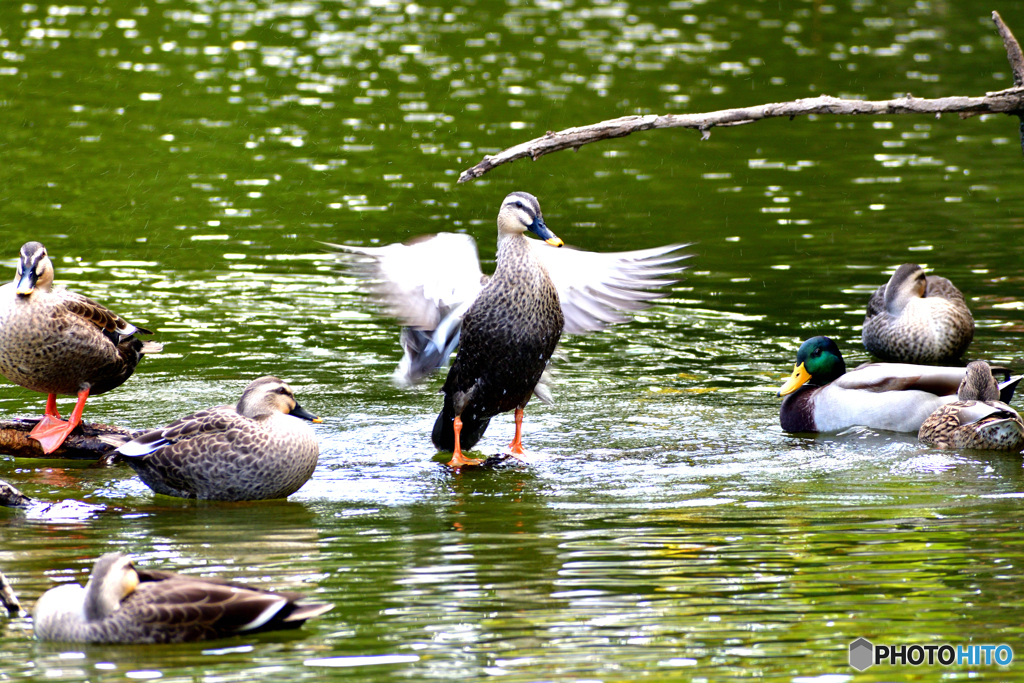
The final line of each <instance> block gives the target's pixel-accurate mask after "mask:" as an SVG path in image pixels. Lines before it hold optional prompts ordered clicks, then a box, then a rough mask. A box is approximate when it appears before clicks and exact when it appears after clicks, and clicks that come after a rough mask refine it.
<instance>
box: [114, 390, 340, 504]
mask: <svg viewBox="0 0 1024 683" xmlns="http://www.w3.org/2000/svg"><path fill="white" fill-rule="evenodd" d="M304 420H306V421H309V422H321V421H322V420H321V419H320V418H318V417H317V416H316V415H313V414H312V413H310V412H309V411H307V410H306V409H305V408H303V407H302V406H300V405H299V403H298V401H296V400H295V394H294V393H292V390H291V387H289V386H288V385H287V384H285V383H284V382H282V381H281V380H279V379H278V378H277V377H269V376H267V377H260V378H259V379H257V380H254V381H253V382H251V383H250V384H249V386H247V387H246V388H245V391H244V392H242V397H241V398H240V399H239V400H238V404H237V405H235V406H216V407H214V408H208V409H206V410H200V411H199V412H197V413H193V414H192V415H187V416H185V417H183V418H180V419H178V420H176V421H174V422H172V423H171V424H169V425H168V426H166V427H163V428H162V429H154V430H152V431H149V432H146V433H145V434H143V435H142V436H139V437H137V438H135V439H133V440H131V441H129V442H128V443H125V444H123V445H121V446H120V447H118V449H117V451H116V452H115V454H114V457H113V458H111V460H112V461H117V460H124V461H125V462H127V463H128V465H129V466H130V467H131V468H132V469H133V470H135V473H136V474H137V475H139V478H140V479H142V481H143V482H144V483H145V484H146V486H148V487H149V488H151V489H153V490H154V491H156V492H157V493H162V494H164V495H167V496H177V497H179V498H199V499H201V500H264V499H270V498H287V497H288V496H290V495H291V494H293V493H295V492H296V491H298V490H299V489H300V488H301V487H302V485H303V484H305V483H306V482H307V481H309V478H310V477H311V476H313V471H314V470H315V469H316V464H317V460H318V459H319V457H320V447H319V445H318V444H317V440H316V434H315V433H314V432H313V428H312V427H310V426H309V425H308V424H307V423H306V422H304Z"/></svg>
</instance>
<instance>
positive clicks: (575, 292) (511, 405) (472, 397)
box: [330, 192, 686, 469]
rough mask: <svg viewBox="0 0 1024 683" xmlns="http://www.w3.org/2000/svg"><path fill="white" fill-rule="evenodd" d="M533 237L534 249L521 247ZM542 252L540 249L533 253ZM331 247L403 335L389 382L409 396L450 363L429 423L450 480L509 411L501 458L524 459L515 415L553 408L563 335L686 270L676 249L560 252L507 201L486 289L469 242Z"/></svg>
mask: <svg viewBox="0 0 1024 683" xmlns="http://www.w3.org/2000/svg"><path fill="white" fill-rule="evenodd" d="M527 231H529V232H532V233H533V234H535V235H536V236H538V237H540V238H541V239H540V240H533V239H528V238H527V237H526V236H525V233H526V232H527ZM541 240H543V241H541ZM330 246H334V247H338V248H340V249H342V250H344V251H346V252H348V253H350V254H356V255H358V256H360V257H363V259H362V260H361V261H358V262H357V263H356V265H357V268H356V270H357V271H362V272H361V273H360V274H362V275H368V276H369V277H370V279H371V280H372V289H373V291H374V293H375V294H376V295H377V296H378V297H379V298H380V299H382V300H383V302H384V303H385V306H386V308H387V310H388V312H389V313H390V314H391V315H393V316H395V317H397V318H398V319H399V320H400V321H401V322H402V324H403V325H405V326H406V327H405V329H404V330H403V332H402V346H403V347H404V348H405V357H403V359H402V361H401V363H400V364H399V368H398V370H397V371H396V380H397V381H398V383H399V384H409V383H413V382H416V381H418V380H420V379H423V378H424V377H426V376H428V375H429V374H431V373H432V372H433V371H434V370H436V369H437V368H439V367H442V366H443V365H445V364H446V363H447V362H448V358H449V356H450V354H451V352H452V350H453V349H455V348H456V347H458V349H459V350H458V354H457V356H456V357H455V361H454V362H453V363H452V367H451V370H450V371H449V372H448V377H447V379H446V381H445V384H444V388H443V392H444V395H445V398H444V407H443V409H442V410H441V413H440V414H439V415H438V417H437V420H436V421H435V423H434V429H433V433H432V439H433V442H434V445H435V446H437V448H439V449H441V450H445V451H452V454H453V455H452V459H451V461H450V462H449V463H448V464H449V465H450V466H451V467H453V468H456V469H457V468H460V467H462V466H464V465H474V464H478V463H479V462H480V461H479V460H475V459H470V458H467V457H465V456H464V455H463V453H462V451H463V450H464V449H470V448H472V447H473V445H474V444H476V442H477V441H478V440H479V439H480V437H481V436H483V433H484V430H485V429H486V428H487V425H488V423H489V422H490V420H491V418H492V417H494V416H496V415H498V414H500V413H503V412H506V411H509V410H515V423H516V428H515V436H514V438H513V440H512V443H511V444H509V449H510V450H511V453H512V454H513V455H522V454H523V446H522V421H523V410H524V408H525V407H526V404H527V403H528V402H529V400H530V399H531V397H532V396H533V395H536V396H538V397H539V398H540V399H541V400H542V401H545V402H548V403H550V402H551V399H550V394H549V392H548V389H547V387H546V385H544V384H538V383H539V382H541V381H542V376H543V375H544V371H545V368H546V366H547V363H548V360H549V359H550V358H551V354H552V352H553V351H554V349H555V346H556V345H557V344H558V340H559V338H560V337H561V335H562V332H563V331H564V332H569V333H578V332H589V331H595V330H601V329H604V328H605V327H607V326H608V325H610V324H613V323H618V322H624V321H626V320H628V317H627V316H626V315H624V312H631V311H636V310H640V309H642V308H645V307H646V306H647V305H648V304H649V302H650V300H652V299H656V298H658V297H659V296H661V293H659V292H657V291H654V290H656V289H658V288H660V287H662V286H664V285H667V284H671V283H672V282H673V281H672V280H663V279H660V278H662V277H663V276H670V275H674V274H676V273H678V272H679V271H681V270H682V267H681V266H679V265H678V264H677V262H678V261H679V260H681V259H683V258H686V256H685V255H683V254H681V253H679V250H680V249H681V248H682V246H684V245H668V246H664V247H656V248H653V249H645V250H639V251H631V252H621V253H604V254H602V253H595V252H588V251H581V250H577V249H571V248H568V247H566V248H558V247H561V246H562V240H561V239H559V238H558V237H556V236H555V234H554V233H553V232H552V231H551V230H550V229H549V228H548V227H547V225H546V224H545V222H544V218H543V216H542V215H541V210H540V203H539V202H538V201H537V198H536V197H534V196H533V195H531V194H528V193H526V192H513V193H511V194H509V195H508V196H507V197H505V199H504V201H503V202H502V204H501V208H500V209H499V211H498V253H497V259H496V265H495V270H494V275H493V276H491V277H490V278H486V277H484V275H483V273H482V272H481V270H480V265H479V262H478V260H477V254H476V246H475V244H474V242H473V240H472V238H471V237H469V236H467V235H457V234H448V233H442V234H439V235H433V236H429V237H421V238H417V239H416V240H413V241H410V242H408V243H405V244H390V245H387V246H384V247H351V246H344V245H330Z"/></svg>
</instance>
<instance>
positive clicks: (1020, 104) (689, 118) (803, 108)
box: [459, 12, 1024, 183]
mask: <svg viewBox="0 0 1024 683" xmlns="http://www.w3.org/2000/svg"><path fill="white" fill-rule="evenodd" d="M992 21H994V22H995V24H996V29H997V30H998V31H999V35H1000V36H1001V37H1002V39H1003V45H1004V46H1005V47H1006V52H1007V56H1008V58H1009V60H1010V65H1011V67H1012V69H1013V74H1014V75H1013V78H1014V87H1012V88H1009V89H1007V90H1000V91H998V92H990V93H986V94H985V96H984V97H940V98H938V99H921V98H917V97H913V96H911V95H907V96H906V97H900V98H897V99H893V100H884V101H864V100H844V99H839V98H836V97H830V96H828V95H822V96H820V97H811V98H807V99H801V100H795V101H793V102H775V103H772V104H761V105H758V106H754V107H743V108H740V109H723V110H721V111H714V112H709V113H705V114H664V115H657V114H649V115H646V116H623V117H621V118H617V119H611V120H608V121H601V122H599V123H594V124H590V125H588V126H579V127H576V128H566V129H565V130H561V131H558V132H552V131H548V132H547V133H545V134H544V136H542V137H539V138H534V139H533V140H529V141H527V142H523V143H520V144H518V145H515V146H514V147H509V148H508V149H505V150H502V151H501V152H498V153H497V154H495V155H493V156H489V155H488V156H485V157H484V158H483V161H481V162H480V163H478V164H477V165H476V166H473V167H472V168H468V169H466V170H465V171H463V172H462V174H461V175H459V182H460V183H465V182H468V181H470V180H475V179H476V178H479V177H480V176H482V175H483V174H484V173H487V172H488V171H490V170H491V169H493V168H496V167H498V166H501V165H502V164H507V163H510V162H513V161H515V160H517V159H523V158H525V157H529V158H530V159H533V160H534V161H536V160H537V159H539V158H541V157H542V156H544V155H545V154H551V153H552V152H560V151H562V150H566V149H573V150H578V149H579V148H580V147H582V146H583V145H589V144H590V143H592V142H599V141H601V140H610V139H614V138H621V137H625V136H627V135H631V134H633V133H638V132H641V131H645V130H654V129H659V128H694V129H696V130H699V131H701V135H702V139H707V138H708V137H709V136H710V135H711V129H712V128H714V127H715V126H739V125H743V124H746V123H754V122H755V121H760V120H762V119H769V118H778V117H788V118H790V119H792V118H794V117H797V116H806V115H809V114H833V115H870V116H879V115H885V116H888V115H892V114H934V115H935V116H936V117H937V116H939V115H941V114H959V115H960V117H961V118H967V117H970V116H976V115H978V114H1010V115H1017V116H1021V146H1022V149H1024V53H1022V52H1021V48H1020V45H1019V44H1018V43H1017V39H1016V38H1014V37H1013V33H1011V32H1010V29H1009V28H1007V27H1006V24H1004V23H1003V20H1002V18H1000V16H999V13H998V12H993V13H992Z"/></svg>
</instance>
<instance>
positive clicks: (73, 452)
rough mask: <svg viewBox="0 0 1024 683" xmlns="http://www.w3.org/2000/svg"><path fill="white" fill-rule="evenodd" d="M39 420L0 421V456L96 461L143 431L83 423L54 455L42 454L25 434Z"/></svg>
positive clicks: (37, 443)
mask: <svg viewBox="0 0 1024 683" xmlns="http://www.w3.org/2000/svg"><path fill="white" fill-rule="evenodd" d="M38 421H39V418H36V417H32V418H25V417H16V418H13V419H9V420H0V454H3V455H13V456H14V457H16V458H57V459H64V460H99V459H100V458H101V457H103V456H104V455H106V454H107V453H110V452H111V451H113V450H114V448H116V446H114V445H112V443H111V442H115V443H116V442H118V441H120V440H122V439H123V440H124V441H130V440H131V439H133V438H135V437H136V436H138V435H139V434H142V431H132V430H130V429H125V428H123V427H115V426H114V425H105V424H87V423H84V422H83V423H82V424H81V425H79V426H78V427H77V428H75V431H73V432H71V435H70V436H68V438H67V439H66V440H65V441H64V443H63V444H61V446H60V448H58V449H57V450H56V451H54V452H53V453H49V454H46V453H43V448H42V446H40V445H39V442H38V441H36V440H35V439H30V438H29V436H28V433H29V432H30V431H32V428H33V427H35V426H36V423H37V422H38Z"/></svg>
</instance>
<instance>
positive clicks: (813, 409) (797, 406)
mask: <svg viewBox="0 0 1024 683" xmlns="http://www.w3.org/2000/svg"><path fill="white" fill-rule="evenodd" d="M966 374H967V369H966V368H956V367H936V366H931V365H910V364H906V363H865V364H863V365H861V366H859V367H857V368H854V369H853V370H851V371H850V372H846V363H845V361H843V355H842V353H840V352H839V347H838V346H836V343H835V342H834V341H832V340H831V339H829V338H828V337H811V338H810V339H808V340H807V341H805V342H804V343H803V344H801V345H800V349H799V351H797V356H796V366H795V367H794V368H793V374H792V375H791V376H790V378H789V380H788V381H787V382H786V383H785V384H784V385H783V386H782V388H781V389H779V393H778V395H779V396H785V397H786V398H785V400H783V402H782V408H781V410H780V412H779V420H780V422H781V424H782V429H783V430H785V431H787V432H838V431H842V430H844V429H848V428H849V427H854V426H858V425H859V426H862V427H870V428H872V429H887V430H890V431H894V432H917V430H918V429H920V428H921V423H923V422H924V421H925V419H927V417H928V416H929V415H931V414H932V413H933V412H935V411H936V410H938V409H939V408H941V407H942V406H944V405H946V404H947V403H952V402H953V401H955V400H957V396H956V392H957V389H959V387H960V382H961V381H962V380H963V379H964V377H965V376H966ZM1018 380H1019V378H1018ZM1018 380H1010V381H1008V382H1004V383H1003V384H1002V385H1000V387H999V388H1000V392H1001V393H1002V396H1003V400H1005V401H1009V400H1010V397H1012V396H1013V390H1014V387H1016V384H1017V381H1018Z"/></svg>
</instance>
